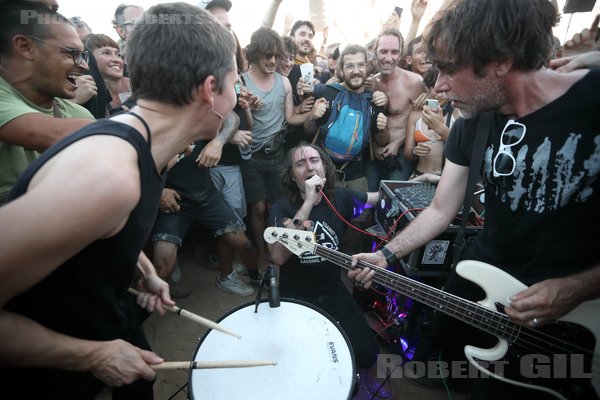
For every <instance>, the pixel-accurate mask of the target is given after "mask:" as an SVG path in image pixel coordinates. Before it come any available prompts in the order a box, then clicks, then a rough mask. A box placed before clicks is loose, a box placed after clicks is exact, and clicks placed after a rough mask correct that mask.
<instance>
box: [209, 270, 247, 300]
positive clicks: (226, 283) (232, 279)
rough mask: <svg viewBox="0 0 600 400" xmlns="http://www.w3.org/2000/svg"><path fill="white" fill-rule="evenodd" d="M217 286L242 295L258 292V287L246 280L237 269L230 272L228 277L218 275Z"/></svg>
mask: <svg viewBox="0 0 600 400" xmlns="http://www.w3.org/2000/svg"><path fill="white" fill-rule="evenodd" d="M217 287H218V288H219V289H223V290H224V291H226V292H230V293H233V294H237V295H240V296H250V295H253V294H254V293H255V292H256V289H254V288H253V287H252V286H251V285H249V284H248V283H246V282H244V281H243V280H242V279H241V278H240V277H239V276H237V274H236V273H235V271H233V272H232V273H230V274H229V275H228V276H227V278H221V275H219V276H217Z"/></svg>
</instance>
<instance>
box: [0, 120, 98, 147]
mask: <svg viewBox="0 0 600 400" xmlns="http://www.w3.org/2000/svg"><path fill="white" fill-rule="evenodd" d="M92 122H94V120H92V119H86V118H54V117H48V116H46V115H43V114H40V113H31V114H24V115H21V116H19V117H17V118H15V119H13V120H12V121H10V122H8V123H7V124H5V125H3V126H2V127H0V140H2V141H4V142H7V143H11V144H14V145H17V146H21V147H25V148H26V149H33V150H37V151H44V150H46V149H47V148H48V147H50V146H51V145H53V144H54V143H56V142H57V141H59V140H60V139H62V138H63V137H65V136H68V135H70V134H71V133H73V132H75V131H76V130H77V129H79V128H82V127H84V126H86V125H88V124H91V123H92Z"/></svg>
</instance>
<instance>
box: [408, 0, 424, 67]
mask: <svg viewBox="0 0 600 400" xmlns="http://www.w3.org/2000/svg"><path fill="white" fill-rule="evenodd" d="M426 9H427V0H413V2H412V4H411V5H410V12H411V14H412V20H411V21H410V26H409V28H408V33H407V34H406V39H405V40H404V55H405V56H406V51H407V48H408V44H409V43H410V42H411V41H412V40H413V39H414V38H416V37H417V31H418V30H419V24H420V23H421V19H422V18H423V15H424V14H425V10H426Z"/></svg>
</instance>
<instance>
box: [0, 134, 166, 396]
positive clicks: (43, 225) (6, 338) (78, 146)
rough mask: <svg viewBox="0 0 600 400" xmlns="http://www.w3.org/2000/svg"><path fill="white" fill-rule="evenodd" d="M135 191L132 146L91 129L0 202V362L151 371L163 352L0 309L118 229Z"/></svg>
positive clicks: (130, 374)
mask: <svg viewBox="0 0 600 400" xmlns="http://www.w3.org/2000/svg"><path fill="white" fill-rule="evenodd" d="M99 148H110V149H111V151H98V149H99ZM73 171H78V173H77V174H73ZM107 176H110V177H111V179H106V177H107ZM58 188H60V189H58ZM139 196H140V187H139V171H138V167H137V154H136V152H135V150H134V149H133V147H132V146H131V145H129V144H128V143H127V142H125V141H123V140H122V139H119V138H114V137H109V136H97V137H93V138H88V139H83V140H81V141H79V142H77V143H74V144H72V145H71V146H70V148H69V149H68V150H65V151H64V152H63V153H61V154H58V155H57V156H55V157H54V158H53V159H52V160H50V161H49V162H48V163H47V164H46V165H45V166H44V167H42V168H41V169H40V170H39V172H38V173H37V175H36V176H35V177H34V179H33V180H32V182H31V184H30V186H29V190H28V192H27V193H26V194H25V195H23V196H21V197H19V198H18V199H16V200H14V201H12V202H10V203H8V204H7V205H5V206H4V207H2V208H1V209H0V226H3V227H8V226H10V229H1V230H0V240H1V241H2V243H3V251H2V252H0V304H2V307H3V310H2V311H0V363H1V364H3V365H21V366H45V367H53V368H62V369H68V370H76V371H91V372H92V373H93V374H94V375H95V376H96V377H98V378H99V379H101V380H102V381H103V382H105V383H107V384H109V385H111V386H116V385H122V384H124V382H132V381H133V380H135V379H139V378H140V377H141V378H145V379H153V378H154V376H155V374H154V372H153V370H152V369H151V368H150V367H149V366H148V364H156V363H160V362H162V359H160V358H159V357H157V356H156V355H154V353H152V352H148V351H144V350H141V349H139V348H137V347H135V346H132V345H131V344H128V343H126V342H124V341H122V340H114V341H110V342H96V341H88V340H81V339H77V338H74V337H69V336H66V335H62V334H59V333H57V332H54V331H51V330H49V329H47V328H46V327H44V326H42V325H40V324H38V323H37V322H35V321H33V320H30V319H28V318H26V317H23V316H20V315H17V314H14V313H12V312H9V311H6V310H5V309H4V306H5V304H6V303H7V302H8V301H9V300H11V299H12V298H13V297H15V296H16V295H18V294H20V293H22V292H24V291H25V290H27V289H29V288H31V287H32V286H33V285H35V284H36V283H38V282H39V281H40V280H42V279H43V278H44V277H46V276H47V275H48V274H50V273H51V272H52V271H53V270H55V269H56V268H57V267H58V266H60V265H61V264H62V263H64V262H65V261H66V260H67V259H69V258H71V257H72V256H73V255H75V254H76V253H77V252H79V251H80V250H81V249H83V248H84V247H85V246H87V245H88V244H90V243H92V242H93V241H95V240H97V239H100V238H108V237H111V236H113V235H115V234H116V233H118V232H119V231H120V230H121V229H122V227H123V226H124V224H125V222H126V220H127V218H128V216H129V214H130V212H131V210H133V208H134V207H135V205H136V204H137V202H138V201H139ZM41 199H43V201H40V200H41ZM4 246H6V247H4ZM23 271H27V273H23ZM56 295H57V296H60V295H61V294H60V293H57V294H56ZM51 300H52V299H48V301H51ZM57 312H60V310H57ZM124 371H127V372H124Z"/></svg>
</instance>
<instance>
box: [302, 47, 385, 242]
mask: <svg viewBox="0 0 600 400" xmlns="http://www.w3.org/2000/svg"><path fill="white" fill-rule="evenodd" d="M339 65H340V69H341V71H342V75H343V80H342V82H341V84H340V85H337V84H334V85H317V86H316V87H315V99H318V100H317V101H319V100H321V99H325V100H326V101H327V104H328V107H327V108H328V110H327V112H326V113H325V114H324V115H323V116H322V117H321V118H320V119H319V120H318V121H316V122H315V121H308V122H307V123H305V124H304V127H305V130H306V133H307V134H311V135H314V134H316V135H317V136H316V137H315V139H314V140H313V142H314V143H315V144H318V145H319V146H322V147H324V145H323V140H324V137H325V135H326V133H325V132H326V130H327V129H328V125H329V124H330V123H331V122H332V121H329V116H330V114H331V111H332V104H333V103H334V100H335V99H336V98H337V96H338V95H340V94H341V92H342V91H348V92H350V95H351V96H355V97H364V96H367V97H368V96H371V95H372V100H371V103H372V106H371V107H370V108H369V112H370V122H371V124H370V134H371V135H372V136H373V139H374V140H372V141H371V142H378V143H380V144H383V143H384V142H385V140H386V137H385V127H386V124H387V117H386V116H385V115H384V113H383V107H385V105H386V103H387V98H386V96H385V94H384V93H383V92H375V93H373V94H371V92H369V91H367V90H365V79H366V76H367V50H366V49H365V48H364V47H362V46H359V45H356V44H354V45H349V46H346V48H345V49H344V50H343V51H342V54H341V55H340V59H339ZM321 131H322V132H321ZM352 136H353V132H348V142H350V140H351V139H352ZM369 157H370V154H369V146H365V148H364V150H363V151H362V154H361V155H360V157H359V159H357V160H351V161H336V160H332V161H333V165H334V167H335V171H336V173H337V176H336V185H337V186H338V187H346V188H352V189H357V190H363V191H365V192H366V191H367V190H368V185H367V177H366V174H365V165H366V160H367V159H368V158H369ZM369 211H370V210H365V212H363V213H362V214H361V215H360V216H359V217H358V218H356V219H354V220H353V222H354V223H355V224H358V225H360V226H362V227H367V226H369V224H370V221H371V217H372V215H371V213H370V212H369ZM347 239H348V246H352V244H356V245H358V242H359V240H360V238H359V237H358V236H356V231H352V232H348V235H347ZM354 248H356V247H354Z"/></svg>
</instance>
